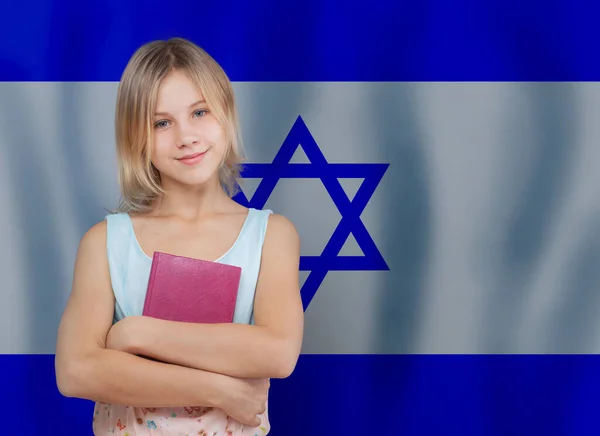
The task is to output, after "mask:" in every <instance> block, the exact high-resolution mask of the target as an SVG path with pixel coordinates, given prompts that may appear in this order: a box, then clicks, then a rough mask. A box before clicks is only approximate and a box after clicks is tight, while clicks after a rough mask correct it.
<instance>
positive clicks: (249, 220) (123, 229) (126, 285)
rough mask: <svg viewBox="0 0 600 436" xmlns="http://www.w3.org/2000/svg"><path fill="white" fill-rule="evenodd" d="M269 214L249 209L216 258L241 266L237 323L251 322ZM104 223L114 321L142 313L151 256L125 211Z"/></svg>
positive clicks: (235, 317) (111, 215)
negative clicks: (225, 249)
mask: <svg viewBox="0 0 600 436" xmlns="http://www.w3.org/2000/svg"><path fill="white" fill-rule="evenodd" d="M271 213H272V211H271V210H258V209H252V208H250V209H249V210H248V215H247V217H246V219H245V221H244V224H243V226H242V229H241V231H240V233H239V235H238V237H237V239H236V241H235V242H234V244H233V245H232V246H231V247H230V248H229V250H228V251H227V252H226V253H225V254H223V255H222V256H221V257H220V258H219V259H217V260H216V262H219V263H224V264H229V265H235V266H238V267H240V268H242V274H241V278H240V285H239V290H238V297H237V302H236V306H235V312H234V317H233V322H234V323H237V324H253V323H254V294H255V291H256V283H257V281H258V272H259V270H260V261H261V255H262V246H263V242H264V238H265V233H266V230H267V222H268V219H269V215H270V214H271ZM106 223H107V241H106V242H107V251H108V266H109V271H110V278H111V282H112V288H113V292H114V294H115V316H114V320H113V322H117V321H120V320H121V319H123V318H125V317H126V316H133V315H137V316H139V315H141V314H142V311H143V308H144V300H145V298H146V288H147V286H148V279H149V277H150V267H151V265H152V258H150V257H148V256H147V255H146V253H145V252H144V251H143V250H142V248H141V246H140V244H139V242H138V240H137V238H136V236H135V232H134V229H133V224H132V221H131V218H130V216H129V215H128V214H126V213H116V214H110V215H107V216H106Z"/></svg>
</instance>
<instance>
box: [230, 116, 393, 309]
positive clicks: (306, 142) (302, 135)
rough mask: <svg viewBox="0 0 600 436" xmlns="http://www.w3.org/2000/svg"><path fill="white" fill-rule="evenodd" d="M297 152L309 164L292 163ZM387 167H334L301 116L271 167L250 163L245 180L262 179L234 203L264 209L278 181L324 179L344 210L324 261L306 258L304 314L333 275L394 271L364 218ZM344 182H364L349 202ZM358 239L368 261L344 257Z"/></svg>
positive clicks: (302, 264) (302, 263)
mask: <svg viewBox="0 0 600 436" xmlns="http://www.w3.org/2000/svg"><path fill="white" fill-rule="evenodd" d="M298 147H302V149H303V150H304V153H305V154H306V156H307V158H308V160H309V163H290V161H291V159H292V156H293V155H294V153H295V152H296V149H297V148H298ZM388 166H389V165H388V164H383V163H369V164H365V163H342V164H340V163H329V162H327V160H326V159H325V156H324V155H323V153H322V152H321V150H320V149H319V146H318V145H317V143H316V141H315V139H314V138H313V136H312V134H311V133H310V130H309V129H308V127H307V126H306V124H305V123H304V120H303V119H302V117H298V118H297V119H296V122H295V123H294V125H293V126H292V129H291V130H290V132H289V133H288V135H287V137H286V138H285V140H284V142H283V144H282V145H281V148H280V149H279V151H278V153H277V155H276V156H275V158H274V159H273V162H271V163H266V164H263V163H250V164H245V165H244V168H243V170H242V177H243V178H261V179H262V180H261V182H260V184H259V185H258V187H257V188H256V191H255V192H254V195H253V196H252V198H251V199H250V200H249V199H248V198H247V197H246V196H245V195H244V193H243V192H241V191H240V192H239V193H238V194H237V195H236V196H235V197H234V199H235V200H236V201H237V202H238V203H240V204H242V205H244V206H246V207H252V208H256V209H263V208H264V207H265V204H266V203H267V201H268V199H269V197H270V195H271V194H272V192H273V190H274V189H275V186H276V185H277V182H278V181H279V180H280V179H283V178H294V179H296V178H297V179H311V178H316V179H321V181H322V183H323V186H324V187H325V189H326V190H327V192H328V193H329V195H330V197H331V199H332V200H333V202H334V203H335V205H336V207H337V208H338V210H339V211H340V214H341V216H342V219H341V220H340V222H339V224H338V226H337V228H336V229H335V231H334V232H333V234H332V235H331V238H330V239H329V241H328V242H327V245H326V246H325V248H324V249H323V252H322V253H321V255H319V256H302V257H301V258H300V270H301V271H310V274H309V276H308V277H307V279H306V281H305V282H304V285H303V286H302V290H301V293H302V302H303V305H304V310H306V308H307V307H308V305H309V304H310V302H311V301H312V299H313V297H314V296H315V294H316V292H317V290H318V289H319V286H320V285H321V283H322V282H323V280H324V279H325V276H326V275H327V273H328V272H329V271H383V270H389V267H388V265H387V263H386V262H385V260H384V259H383V256H382V255H381V253H380V252H379V250H378V249H377V246H376V245H375V242H374V241H373V239H372V238H371V236H370V235H369V232H368V231H367V229H366V228H365V226H364V224H363V222H362V221H361V219H360V215H361V214H362V212H363V210H364V209H365V207H366V206H367V204H368V202H369V200H370V199H371V197H372V196H373V194H374V193H375V190H376V189H377V186H378V185H379V182H380V181H381V179H382V178H383V176H384V174H385V172H386V170H387V168H388ZM339 178H358V179H364V180H363V182H362V184H361V186H360V188H359V189H358V191H357V192H356V194H355V195H354V197H353V199H352V200H350V198H348V196H347V195H346V192H345V191H344V189H343V188H342V185H341V184H340V182H339V180H338V179H339ZM350 234H353V235H354V238H355V239H356V242H357V243H358V245H359V247H360V248H361V250H362V251H363V253H364V256H339V255H338V254H339V252H340V250H341V249H342V247H343V245H344V243H345V242H346V240H347V239H348V237H349V236H350Z"/></svg>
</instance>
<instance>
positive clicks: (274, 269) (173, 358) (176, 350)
mask: <svg viewBox="0 0 600 436" xmlns="http://www.w3.org/2000/svg"><path fill="white" fill-rule="evenodd" d="M299 249H300V248H299V240H298V235H297V233H296V230H295V229H294V227H293V225H292V224H291V223H290V222H289V221H288V220H287V219H286V218H284V217H282V216H280V215H271V217H270V218H269V223H268V229H267V234H266V236H265V242H264V246H263V254H262V259H261V268H260V274H259V278H258V283H257V289H256V297H255V303H254V318H255V325H245V324H191V323H180V322H174V321H165V320H161V319H156V318H150V317H141V316H140V317H127V318H125V319H124V320H122V321H120V322H119V323H117V324H115V326H113V327H112V329H111V330H110V332H109V335H108V338H107V347H108V348H113V349H116V350H120V351H125V352H128V353H131V354H135V355H143V356H146V357H150V358H153V359H156V360H159V361H162V362H169V363H172V364H176V365H181V366H186V367H190V368H196V369H203V370H206V371H211V372H217V373H220V374H226V375H229V376H233V377H245V378H285V377H287V376H289V375H290V374H291V373H292V371H293V370H294V367H295V365H296V361H297V359H298V355H299V354H300V348H301V343H302V331H303V317H304V312H303V308H302V301H301V298H300V292H299V284H298V267H299V256H300V254H299Z"/></svg>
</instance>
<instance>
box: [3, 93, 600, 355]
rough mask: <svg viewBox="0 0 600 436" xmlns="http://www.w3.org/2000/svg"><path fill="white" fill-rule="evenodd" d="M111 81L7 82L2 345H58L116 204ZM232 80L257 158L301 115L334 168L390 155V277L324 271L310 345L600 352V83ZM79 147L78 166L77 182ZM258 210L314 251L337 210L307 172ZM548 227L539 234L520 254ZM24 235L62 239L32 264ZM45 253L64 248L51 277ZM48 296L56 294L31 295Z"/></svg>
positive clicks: (382, 238) (384, 231) (382, 204)
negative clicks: (83, 256) (76, 281)
mask: <svg viewBox="0 0 600 436" xmlns="http://www.w3.org/2000/svg"><path fill="white" fill-rule="evenodd" d="M116 86H117V85H116V83H41V84H40V83H1V84H0V102H2V103H1V105H0V148H1V149H2V153H3V154H2V161H1V162H0V171H1V173H0V181H1V182H2V184H1V185H0V201H1V202H2V203H1V204H2V205H3V211H2V213H1V214H0V228H1V229H2V232H3V233H2V235H1V237H2V239H1V240H2V245H0V262H1V264H0V265H1V266H0V272H1V274H2V280H3V286H2V303H3V304H2V305H0V329H2V331H5V332H10V334H5V335H2V336H1V337H0V352H2V353H15V354H16V353H52V352H54V347H55V339H56V329H57V325H58V320H59V319H60V315H61V310H62V307H64V303H65V301H66V298H67V295H68V292H69V287H70V284H71V275H72V268H73V260H74V256H75V252H76V248H77V242H78V240H79V238H80V237H81V235H82V233H83V231H85V229H86V228H87V226H89V225H91V224H93V222H94V221H96V220H100V219H102V217H103V216H104V213H105V212H104V210H103V208H104V207H107V208H108V207H112V206H114V205H115V204H116V201H117V198H118V193H117V182H116V168H115V166H114V159H115V152H114V146H113V143H114V135H113V114H114V99H115V94H116ZM234 86H235V89H236V92H237V99H238V103H239V106H240V113H241V121H242V131H243V132H242V133H243V135H244V143H245V147H246V149H247V151H248V154H249V157H250V161H251V162H270V161H271V160H272V159H273V156H274V155H275V154H276V152H277V151H278V149H279V147H280V146H281V144H282V142H283V140H284V139H285V137H286V135H287V133H288V132H289V129H290V128H291V126H292V124H293V122H294V121H295V119H296V118H297V116H298V115H301V116H302V117H303V119H304V121H305V122H306V124H307V125H308V128H309V129H310V131H311V132H312V134H313V136H314V138H315V140H316V142H317V143H318V144H319V146H320V148H321V150H322V151H323V153H324V155H325V157H326V158H327V159H328V160H329V161H330V162H338V163H340V162H341V163H343V162H349V163H353V162H359V163H361V162H362V163H370V162H384V163H390V164H391V166H390V168H389V170H388V173H387V174H386V176H385V177H384V179H383V181H382V183H381V185H380V186H379V188H378V190H377V191H376V193H375V195H374V196H373V198H372V199H371V201H370V203H369V205H368V206H367V208H366V210H365V212H364V213H363V215H362V219H363V222H364V223H365V226H366V227H367V229H368V230H369V232H370V234H371V236H372V237H373V239H374V241H375V243H376V244H377V246H378V248H379V249H380V251H381V252H382V254H383V256H384V258H385V260H386V261H387V263H388V264H389V266H390V268H391V271H389V272H378V271H374V272H331V273H329V274H328V276H327V278H326V279H325V281H324V282H323V284H322V286H321V288H320V290H319V292H318V293H317V295H316V296H315V298H314V300H313V301H312V303H311V306H310V307H309V309H308V311H307V314H306V331H305V341H304V347H303V352H305V353H407V352H420V353H448V352H453V353H490V352H511V353H524V352H550V351H552V352H561V351H568V352H576V353H584V352H596V351H597V349H598V347H600V320H598V318H597V316H595V315H594V312H595V313H597V312H598V311H599V310H600V299H598V298H594V295H595V293H594V289H600V277H599V276H597V275H595V274H594V272H593V271H590V269H589V268H588V269H585V268H584V267H585V262H586V261H589V258H590V257H594V256H600V245H599V246H597V248H596V246H595V245H593V244H594V243H595V240H594V238H596V236H595V235H596V234H598V228H597V223H598V222H599V220H598V217H599V215H598V213H599V212H600V210H599V207H598V201H597V194H596V193H597V192H598V185H599V182H600V180H599V179H600V176H599V175H598V171H597V168H598V167H599V164H600V147H598V146H597V138H598V137H600V123H598V121H597V120H598V119H600V110H599V109H598V108H599V107H600V105H599V103H600V87H599V86H598V85H596V84H587V83H586V84H575V85H574V84H504V83H499V84H489V83H478V84H468V83H461V84H439V83H420V84H406V83H398V84H395V83H332V84H328V83H236V84H234ZM65 144H66V145H67V146H66V147H65ZM564 147H566V151H564ZM78 153H81V154H82V156H83V157H82V159H83V164H84V165H85V167H86V170H85V172H84V173H82V176H81V177H80V178H79V179H76V180H74V179H73V176H72V175H73V172H72V170H71V168H72V165H74V162H75V161H76V160H75V156H77V154H78ZM15 166H17V168H18V172H14V171H12V172H11V169H14V167H15ZM34 176H35V177H34ZM560 177H562V178H560ZM556 178H560V179H559V180H558V182H556V186H554V187H553V185H552V184H553V183H554V182H555V179H556ZM35 180H41V181H42V183H38V182H34V181H35ZM73 182H75V183H77V184H78V187H79V188H80V189H82V190H83V192H84V193H86V194H87V195H88V197H89V198H88V200H86V201H84V202H82V201H81V200H78V199H77V197H75V196H74V192H75V191H74V189H73V188H72V187H71V186H69V183H73ZM550 189H552V190H551V191H548V190H550ZM43 196H47V197H48V198H49V199H50V200H51V202H52V205H53V207H52V208H51V209H50V210H44V211H39V213H38V214H36V215H30V216H23V215H22V212H21V211H24V210H36V209H35V208H31V206H28V207H22V206H23V204H22V203H20V202H26V201H33V200H35V199H40V198H43ZM307 204H310V205H312V209H307V208H306V205H307ZM546 204H549V206H547V208H546V209H544V210H543V213H541V212H540V211H542V209H539V208H541V207H546V206H545V205H546ZM267 206H268V207H269V208H271V209H274V210H275V211H276V212H279V213H282V214H284V215H287V216H289V217H290V218H291V219H292V220H293V221H294V222H295V224H296V226H297V227H298V230H299V232H300V234H301V237H302V250H303V251H302V254H304V255H317V254H319V252H320V251H321V250H322V249H323V247H324V246H325V244H326V242H327V240H328V238H329V236H330V235H331V233H332V231H333V230H334V228H335V226H336V225H337V223H338V222H339V219H340V214H339V212H338V210H337V209H336V208H335V206H334V204H333V202H332V201H331V200H330V199H329V197H328V195H327V192H326V190H325V189H324V188H323V187H322V185H320V183H319V182H318V181H316V180H286V181H282V182H281V184H280V185H278V187H277V188H276V190H275V192H274V193H273V196H272V197H271V198H270V200H269V202H268V203H267ZM527 225H529V226H530V227H531V228H530V230H527V229H528V228H529V227H527ZM540 225H542V226H547V229H548V230H547V233H545V234H544V236H543V239H542V242H541V244H540V245H539V247H538V248H537V249H535V250H533V251H531V252H532V253H533V255H528V254H527V253H528V252H529V250H530V249H531V247H535V243H536V241H535V239H534V238H533V235H534V234H535V230H536V227H537V226H540ZM400 226H402V227H400ZM523 229H524V230H523ZM24 232H27V233H24ZM519 232H520V233H519ZM24 235H28V236H27V237H28V238H37V240H39V241H41V243H40V247H41V248H43V247H44V246H45V245H44V244H48V243H47V242H44V241H51V240H52V238H54V239H55V241H56V244H57V245H56V246H50V247H53V250H55V251H54V252H43V253H35V256H33V257H32V256H31V252H28V251H27V249H26V247H27V245H26V244H25V242H26V241H25V239H24V238H26V236H24ZM515 235H517V236H518V235H521V237H522V238H523V240H519V239H518V238H516V236H515ZM48 238H50V239H48ZM588 245H589V247H588ZM519 247H522V251H519V250H518V248H519ZM511 250H514V251H511ZM584 250H588V251H584ZM582 251H583V252H584V253H586V256H587V260H586V258H585V257H580V256H579V253H580V252H582ZM523 253H525V254H523ZM518 256H524V257H523V261H522V262H519V261H517V259H519V257H518ZM45 258H47V259H49V260H50V259H51V258H58V259H60V264H59V266H58V268H57V269H58V271H54V270H50V269H49V268H51V265H52V263H51V262H44V259H45ZM521 269H523V270H522V271H521ZM579 270H581V271H582V273H580V274H579V275H577V274H576V272H577V271H579ZM305 276H306V274H304V273H303V274H302V277H303V278H304V277H305ZM32 277H33V278H36V277H37V281H36V280H32ZM40 282H45V283H46V284H47V286H46V287H31V284H32V283H40ZM586 291H587V292H586ZM596 293H597V292H596ZM43 298H48V299H49V301H53V300H54V301H55V302H56V305H54V306H52V305H48V307H47V308H46V309H45V310H40V306H35V304H32V302H34V301H36V299H41V300H39V301H44V300H43ZM568 305H571V306H572V307H571V309H570V310H568V311H567V310H565V309H564V308H565V307H569V306H568ZM32 307H37V309H36V310H34V309H32ZM41 307H45V306H41Z"/></svg>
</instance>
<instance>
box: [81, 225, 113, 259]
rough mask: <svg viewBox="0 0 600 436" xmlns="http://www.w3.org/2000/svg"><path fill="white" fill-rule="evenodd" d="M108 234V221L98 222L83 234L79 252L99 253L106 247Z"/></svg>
mask: <svg viewBox="0 0 600 436" xmlns="http://www.w3.org/2000/svg"><path fill="white" fill-rule="evenodd" d="M107 233H108V225H107V220H102V221H100V222H97V223H96V224H94V225H93V226H91V227H90V228H89V229H87V230H86V232H85V233H84V234H83V236H82V237H81V239H80V241H79V250H80V251H81V250H83V251H89V250H93V251H98V250H102V249H104V248H105V247H106V237H107Z"/></svg>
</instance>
